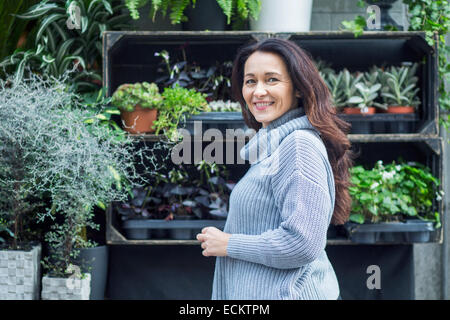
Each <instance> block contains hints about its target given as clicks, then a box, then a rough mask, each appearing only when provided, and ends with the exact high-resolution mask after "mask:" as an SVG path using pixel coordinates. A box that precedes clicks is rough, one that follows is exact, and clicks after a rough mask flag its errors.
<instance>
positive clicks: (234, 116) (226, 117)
mask: <svg viewBox="0 0 450 320" xmlns="http://www.w3.org/2000/svg"><path fill="white" fill-rule="evenodd" d="M338 116H339V117H340V118H342V119H344V120H346V121H417V120H418V116H417V114H416V113H407V114H395V113H375V114H370V115H364V114H361V115H360V114H352V115H348V114H338ZM186 121H187V122H193V121H206V122H228V121H237V122H243V121H244V118H243V117H242V113H241V112H239V111H226V112H218V111H210V112H200V113H199V114H196V115H192V116H190V117H189V118H188V119H187V120H186Z"/></svg>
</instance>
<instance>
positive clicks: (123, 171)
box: [0, 75, 148, 276]
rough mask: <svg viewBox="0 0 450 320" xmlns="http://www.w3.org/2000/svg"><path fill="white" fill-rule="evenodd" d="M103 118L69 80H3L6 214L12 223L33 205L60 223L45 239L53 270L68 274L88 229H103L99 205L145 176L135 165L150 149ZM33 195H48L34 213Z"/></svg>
mask: <svg viewBox="0 0 450 320" xmlns="http://www.w3.org/2000/svg"><path fill="white" fill-rule="evenodd" d="M99 118H100V117H99ZM99 118H98V117H96V116H95V114H93V112H92V110H91V111H90V110H86V109H84V108H83V105H82V104H81V103H80V99H79V97H78V96H76V95H75V93H73V92H70V91H69V90H68V89H67V86H66V85H65V83H64V79H60V80H58V79H49V78H47V79H44V78H42V77H39V76H36V75H31V76H30V78H28V79H23V80H21V81H19V82H14V80H13V79H12V78H11V79H10V80H9V81H0V142H1V146H0V149H1V153H2V156H1V159H0V209H1V210H0V212H1V216H3V217H6V219H7V220H8V221H11V222H12V224H14V223H16V222H17V219H18V218H19V220H20V216H21V215H23V213H22V212H23V211H20V210H21V207H22V206H25V207H27V206H28V207H30V210H28V213H29V212H30V211H32V210H31V209H33V210H34V213H35V214H37V218H38V219H39V220H40V221H42V220H44V219H46V218H51V219H52V220H50V221H54V222H53V223H52V228H51V231H50V232H48V233H47V234H46V237H45V239H46V241H47V242H48V243H49V246H50V251H51V252H52V257H50V259H47V260H46V263H45V265H46V267H47V268H49V269H50V270H52V271H53V274H54V275H58V276H64V274H65V270H66V269H67V267H68V266H69V264H70V263H72V261H73V259H74V258H75V257H76V255H77V253H78V249H79V248H84V247H89V246H92V245H94V243H92V242H91V241H90V240H89V239H87V238H86V237H85V236H84V234H85V232H84V231H85V230H86V229H85V228H87V227H90V228H93V229H96V228H98V226H97V225H96V224H95V223H94V222H93V210H94V207H95V206H96V205H102V204H103V205H108V204H109V203H110V202H112V201H123V200H125V199H127V197H128V194H129V190H130V189H131V186H142V185H144V183H146V182H147V181H146V180H145V178H144V176H143V175H141V174H139V173H138V172H137V170H136V163H137V162H138V163H139V161H140V160H142V159H143V158H144V157H145V152H146V151H148V150H146V148H145V147H144V148H142V147H141V148H136V144H137V143H138V142H139V141H138V140H136V139H131V138H128V136H126V135H125V134H124V133H123V131H120V130H112V129H111V128H109V127H108V126H105V125H104V124H102V121H101V120H100V119H99ZM29 196H33V197H34V198H36V197H37V198H38V199H50V201H48V202H49V203H48V206H46V207H45V209H44V210H39V211H38V212H35V210H37V209H38V208H37V207H36V206H33V204H32V202H31V201H29V200H28V199H29V198H30V197H29ZM35 200H36V199H35ZM28 213H27V214H28ZM57 217H59V219H56V218H57ZM22 218H23V217H22ZM56 221H58V222H56ZM18 233H19V230H16V232H15V235H16V236H17V238H20V235H19V234H18Z"/></svg>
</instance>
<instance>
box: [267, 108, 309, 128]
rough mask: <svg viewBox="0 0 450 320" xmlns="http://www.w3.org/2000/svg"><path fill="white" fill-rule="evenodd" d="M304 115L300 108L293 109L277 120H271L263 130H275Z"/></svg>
mask: <svg viewBox="0 0 450 320" xmlns="http://www.w3.org/2000/svg"><path fill="white" fill-rule="evenodd" d="M304 115H305V110H304V109H303V108H302V107H298V108H294V109H291V110H288V111H287V112H285V113H284V114H282V115H281V116H280V117H279V118H277V119H275V120H273V121H272V122H270V123H269V125H268V126H267V127H266V128H265V129H267V130H272V129H274V128H277V127H279V126H281V125H282V124H284V123H286V122H288V121H291V120H293V119H295V118H298V117H301V116H304Z"/></svg>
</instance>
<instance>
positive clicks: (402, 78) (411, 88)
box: [381, 63, 420, 107]
mask: <svg viewBox="0 0 450 320" xmlns="http://www.w3.org/2000/svg"><path fill="white" fill-rule="evenodd" d="M417 67H418V64H417V63H416V64H413V65H412V66H411V67H408V66H402V67H395V66H391V67H390V68H389V69H388V70H386V71H385V72H384V73H383V76H382V77H383V84H384V86H383V89H382V90H381V97H382V98H383V102H384V103H385V104H386V105H396V106H412V107H417V106H418V105H419V104H420V100H419V98H418V96H417V92H418V91H419V88H418V87H417V81H418V78H417V76H415V74H416V70H417Z"/></svg>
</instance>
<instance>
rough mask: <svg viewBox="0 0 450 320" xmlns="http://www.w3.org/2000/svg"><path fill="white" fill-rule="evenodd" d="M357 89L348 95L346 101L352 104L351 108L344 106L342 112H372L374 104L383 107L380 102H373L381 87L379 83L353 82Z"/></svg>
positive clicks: (374, 110) (373, 111)
mask: <svg viewBox="0 0 450 320" xmlns="http://www.w3.org/2000/svg"><path fill="white" fill-rule="evenodd" d="M355 88H356V89H357V90H358V91H357V94H356V95H354V96H352V97H350V99H349V100H348V103H350V104H353V105H354V106H355V107H353V108H344V113H347V114H364V115H365V114H374V113H375V112H376V109H375V106H377V107H380V108H383V107H384V106H383V105H382V104H379V103H377V102H375V99H376V98H377V97H378V91H379V90H380V88H381V84H380V83H376V84H374V85H367V84H365V83H362V82H360V83H357V84H355Z"/></svg>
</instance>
